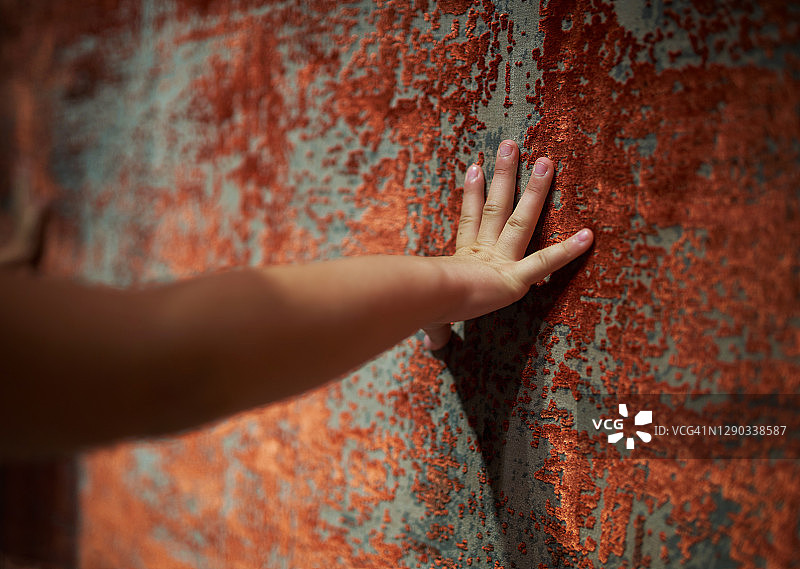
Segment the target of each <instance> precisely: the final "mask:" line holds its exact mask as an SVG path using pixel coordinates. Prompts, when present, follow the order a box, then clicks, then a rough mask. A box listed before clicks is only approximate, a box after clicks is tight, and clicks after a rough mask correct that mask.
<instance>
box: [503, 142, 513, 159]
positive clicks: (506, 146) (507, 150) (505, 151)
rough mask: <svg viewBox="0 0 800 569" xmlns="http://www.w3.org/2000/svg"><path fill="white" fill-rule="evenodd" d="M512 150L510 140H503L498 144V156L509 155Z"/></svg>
mask: <svg viewBox="0 0 800 569" xmlns="http://www.w3.org/2000/svg"><path fill="white" fill-rule="evenodd" d="M512 152H514V147H513V146H512V145H511V143H510V142H504V143H503V144H501V145H500V156H511V153H512Z"/></svg>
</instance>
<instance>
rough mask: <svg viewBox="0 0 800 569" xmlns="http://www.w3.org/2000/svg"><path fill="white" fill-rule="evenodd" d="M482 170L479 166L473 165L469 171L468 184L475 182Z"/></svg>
mask: <svg viewBox="0 0 800 569" xmlns="http://www.w3.org/2000/svg"><path fill="white" fill-rule="evenodd" d="M480 171H481V168H480V166H478V165H477V164H473V165H472V166H470V167H469V169H468V170H467V182H474V181H475V180H477V179H478V174H480Z"/></svg>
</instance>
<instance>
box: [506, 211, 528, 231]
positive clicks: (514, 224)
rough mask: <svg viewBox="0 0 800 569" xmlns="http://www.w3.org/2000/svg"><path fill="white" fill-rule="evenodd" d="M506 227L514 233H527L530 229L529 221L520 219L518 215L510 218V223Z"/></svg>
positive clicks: (507, 222)
mask: <svg viewBox="0 0 800 569" xmlns="http://www.w3.org/2000/svg"><path fill="white" fill-rule="evenodd" d="M506 226H507V227H508V228H509V229H511V230H513V231H517V232H523V231H526V230H527V229H528V223H527V221H526V220H524V219H521V218H520V217H518V216H516V215H512V216H511V217H509V218H508V221H506Z"/></svg>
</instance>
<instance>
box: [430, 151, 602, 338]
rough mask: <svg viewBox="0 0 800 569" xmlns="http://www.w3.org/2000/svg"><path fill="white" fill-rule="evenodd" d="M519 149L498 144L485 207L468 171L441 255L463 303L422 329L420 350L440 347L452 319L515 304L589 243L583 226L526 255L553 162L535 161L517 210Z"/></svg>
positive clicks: (478, 183)
mask: <svg viewBox="0 0 800 569" xmlns="http://www.w3.org/2000/svg"><path fill="white" fill-rule="evenodd" d="M518 162H519V150H518V148H517V144H516V143H515V142H514V141H513V140H505V141H503V142H502V143H501V144H500V148H499V149H498V153H497V161H496V163H495V169H494V178H492V183H491V186H490V188H489V194H488V196H487V197H486V200H485V203H484V198H483V194H484V191H483V190H484V178H483V172H482V170H481V168H480V166H478V165H477V164H473V165H472V166H470V167H469V169H468V170H467V175H466V179H465V181H464V197H463V201H462V204H461V218H460V220H459V223H458V234H457V237H456V252H455V254H454V255H453V256H452V257H443V258H442V259H443V261H445V262H446V263H447V264H448V266H446V271H447V275H448V278H451V279H455V281H456V285H457V288H461V287H463V289H465V295H464V296H465V298H466V301H465V302H462V303H460V304H459V306H456V307H453V308H452V309H449V312H448V313H447V314H445V315H444V317H443V318H442V321H441V322H439V323H434V324H431V325H429V326H426V327H424V328H423V330H424V332H425V340H424V342H423V344H424V346H425V347H426V348H427V349H430V350H437V349H440V348H442V347H444V346H445V345H446V344H447V342H448V340H449V339H450V334H451V329H450V324H451V322H453V321H458V320H467V319H470V318H476V317H478V316H481V315H483V314H486V313H488V312H492V311H493V310H497V309H500V308H503V307H504V306H508V305H509V304H511V303H513V302H516V301H517V300H519V299H520V298H522V297H523V296H525V294H526V293H527V292H528V290H529V289H530V287H531V285H533V284H534V283H536V282H538V281H540V280H542V279H543V278H545V277H546V276H547V275H549V274H550V273H552V272H554V271H556V270H558V269H560V268H561V267H563V266H564V265H566V264H568V263H569V262H570V261H572V260H574V259H575V258H577V257H578V256H580V255H581V254H583V253H584V252H585V251H586V250H587V249H589V246H590V245H591V244H592V239H593V235H592V232H591V230H589V229H587V228H584V229H581V230H580V231H578V232H577V233H575V234H574V235H572V236H571V237H570V238H568V239H566V240H564V241H562V242H560V243H556V244H554V245H551V246H549V247H547V248H545V249H542V250H541V251H537V252H536V253H533V254H531V255H528V256H527V257H526V256H525V251H526V249H527V247H528V243H529V242H530V240H531V236H532V235H533V231H534V229H535V228H536V223H537V221H538V219H539V215H540V214H541V211H542V206H543V204H544V201H545V198H546V197H547V192H548V191H549V189H550V182H551V181H552V179H553V163H552V161H551V160H550V159H548V158H539V159H538V160H537V161H536V164H535V166H534V171H533V172H532V174H531V177H530V180H528V185H527V186H526V188H525V191H524V192H523V194H522V196H521V197H520V200H519V203H518V204H517V206H516V208H513V213H512V207H513V204H514V194H515V190H516V181H517V165H518Z"/></svg>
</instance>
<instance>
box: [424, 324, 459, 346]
mask: <svg viewBox="0 0 800 569" xmlns="http://www.w3.org/2000/svg"><path fill="white" fill-rule="evenodd" d="M422 331H423V332H425V339H424V340H422V345H423V346H424V347H425V349H426V350H441V349H442V348H444V347H445V346H446V345H447V342H448V341H449V340H450V334H451V333H452V332H451V330H450V324H449V323H448V324H433V325H431V326H427V327H425V328H423V329H422Z"/></svg>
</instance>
